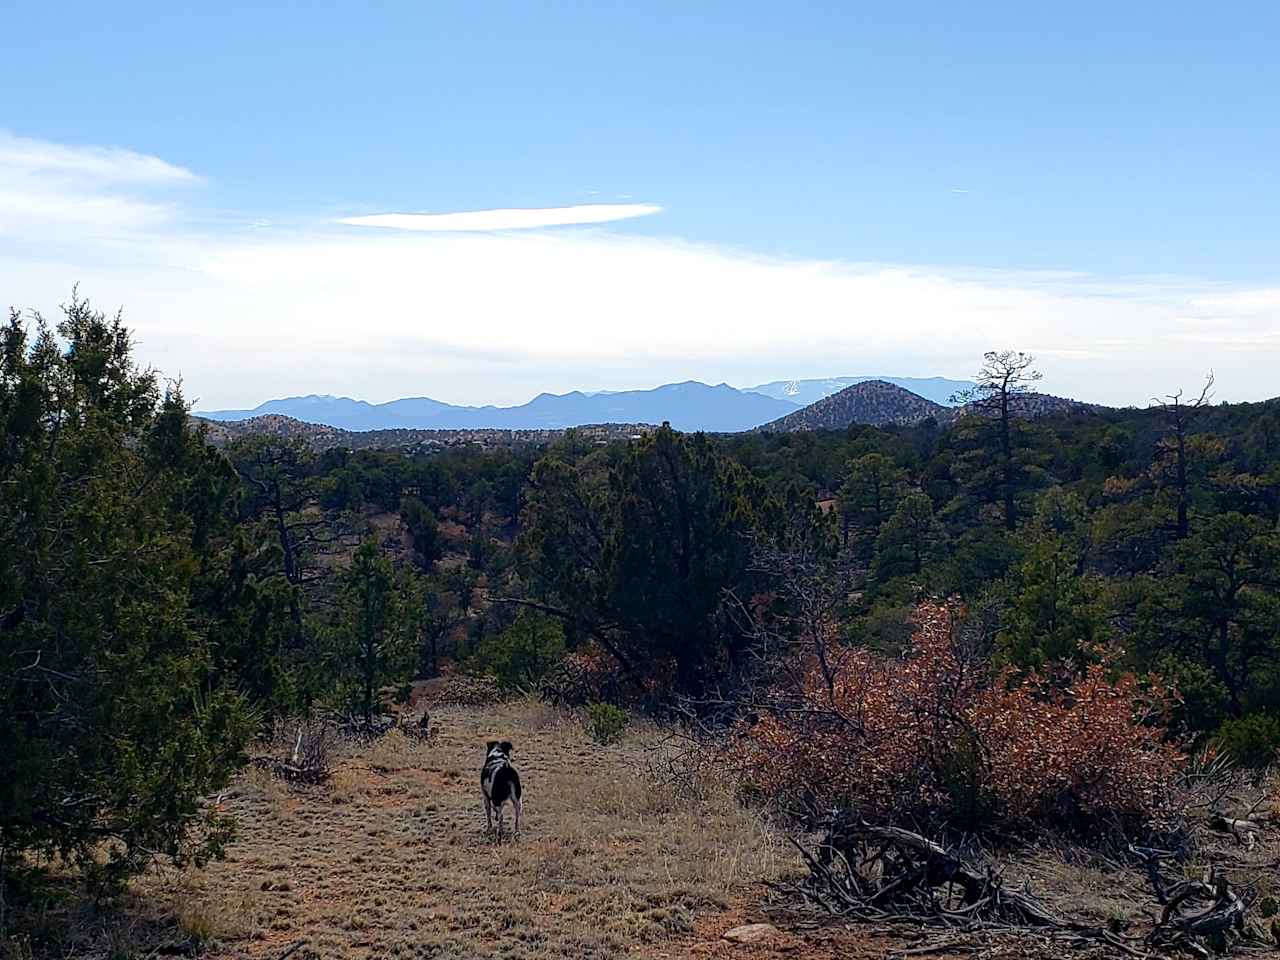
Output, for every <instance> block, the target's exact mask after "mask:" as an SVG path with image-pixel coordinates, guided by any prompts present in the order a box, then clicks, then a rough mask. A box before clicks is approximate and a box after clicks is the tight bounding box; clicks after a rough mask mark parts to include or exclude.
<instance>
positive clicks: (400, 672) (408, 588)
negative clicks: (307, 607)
mask: <svg viewBox="0 0 1280 960" xmlns="http://www.w3.org/2000/svg"><path fill="white" fill-rule="evenodd" d="M341 602H342V609H341V614H340V619H339V623H338V626H337V630H336V638H337V644H336V649H335V650H334V656H333V661H332V662H333V665H334V667H335V669H336V671H337V674H338V677H339V678H340V684H341V686H342V688H343V689H344V690H345V691H346V697H345V699H346V700H347V702H348V703H350V704H351V705H352V706H353V707H354V708H355V709H356V710H357V711H358V712H359V714H360V716H362V717H363V718H364V721H365V724H366V725H368V724H369V723H371V722H372V720H373V714H374V711H375V710H376V709H377V708H378V707H379V700H378V696H379V693H380V692H381V690H382V689H383V688H384V687H386V686H387V685H389V684H398V683H403V682H405V681H407V680H408V679H410V678H411V677H412V676H413V672H414V669H415V668H416V666H417V657H418V630H417V618H418V609H419V601H418V598H417V596H416V584H415V583H414V582H413V580H412V579H411V578H410V577H409V576H407V575H406V574H405V573H404V572H397V571H396V569H395V568H394V567H393V566H392V563H391V559H390V558H389V557H387V556H385V555H384V554H383V553H382V551H381V550H380V549H379V548H378V544H377V542H376V541H374V540H366V541H365V542H364V543H362V544H361V545H360V546H359V547H357V548H356V552H355V556H354V557H353V558H352V561H351V568H350V569H349V570H348V571H347V573H346V576H345V578H344V580H343V584H342V600H341Z"/></svg>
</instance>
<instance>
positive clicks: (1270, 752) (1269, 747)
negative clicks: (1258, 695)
mask: <svg viewBox="0 0 1280 960" xmlns="http://www.w3.org/2000/svg"><path fill="white" fill-rule="evenodd" d="M1218 745H1219V746H1220V747H1221V748H1222V749H1223V750H1224V751H1225V752H1226V753H1227V754H1228V755H1229V756H1230V757H1231V759H1233V760H1235V762H1236V763H1238V764H1240V765H1241V766H1242V767H1265V766H1266V765H1267V764H1269V763H1271V762H1272V761H1274V760H1275V758H1276V751H1277V749H1280V718H1277V717H1275V716H1273V715H1271V714H1266V713H1249V714H1246V715H1245V716H1243V717H1241V718H1240V719H1238V720H1228V721H1226V722H1225V723H1223V725H1222V726H1221V727H1219V728H1218Z"/></svg>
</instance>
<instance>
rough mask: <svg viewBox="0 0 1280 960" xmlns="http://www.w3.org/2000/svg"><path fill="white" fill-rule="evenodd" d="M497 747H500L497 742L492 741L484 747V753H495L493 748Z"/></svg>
mask: <svg viewBox="0 0 1280 960" xmlns="http://www.w3.org/2000/svg"><path fill="white" fill-rule="evenodd" d="M497 745H498V741H497V740H490V741H489V742H488V743H486V744H485V745H484V752H485V753H493V748H494V747H496V746H497Z"/></svg>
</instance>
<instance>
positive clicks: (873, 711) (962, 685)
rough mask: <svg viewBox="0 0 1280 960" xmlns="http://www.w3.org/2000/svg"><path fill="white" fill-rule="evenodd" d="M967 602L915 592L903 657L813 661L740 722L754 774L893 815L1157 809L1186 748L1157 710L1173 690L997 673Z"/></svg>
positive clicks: (803, 792)
mask: <svg viewBox="0 0 1280 960" xmlns="http://www.w3.org/2000/svg"><path fill="white" fill-rule="evenodd" d="M961 614H962V611H961V610H960V609H959V608H957V607H955V606H954V605H949V604H942V603H924V604H921V605H920V606H919V607H918V608H917V610H916V612H915V616H914V618H913V619H914V620H915V622H916V624H917V626H918V631H917V633H916V636H915V640H914V642H913V645H912V648H911V651H910V652H909V653H908V654H907V655H906V656H905V657H903V658H902V659H898V660H892V659H886V658H884V657H880V656H878V655H876V654H873V653H871V652H869V651H867V650H862V649H857V650H848V651H844V655H843V658H842V659H841V660H840V661H839V662H838V663H837V665H836V667H835V669H834V671H833V673H832V674H831V680H830V683H828V682H827V676H828V675H827V674H825V673H824V672H823V671H822V670H821V669H820V668H819V665H818V664H817V663H816V662H815V663H813V664H808V665H807V666H806V669H804V670H803V672H802V681H801V689H800V690H798V691H777V698H776V700H775V702H774V704H773V707H774V709H773V710H772V711H771V712H769V713H768V714H767V715H766V716H764V717H763V719H761V720H759V721H758V722H757V723H755V724H754V725H751V726H749V727H744V728H742V729H741V730H740V731H739V744H740V751H739V752H740V756H741V759H742V763H743V769H742V773H743V775H744V777H745V778H746V780H747V781H748V782H749V783H751V784H752V785H753V786H754V787H755V788H757V789H759V790H761V791H762V792H763V793H764V794H765V795H768V796H771V797H775V798H778V799H783V800H786V799H799V798H801V797H806V798H809V799H816V800H818V801H819V802H820V803H822V804H824V805H829V804H850V805H852V806H854V807H856V808H859V809H860V810H862V811H864V812H865V813H867V814H869V815H879V816H888V817H894V816H905V815H930V814H940V815H943V816H949V815H952V814H954V813H955V812H956V811H955V809H954V808H955V806H956V805H957V804H958V803H961V802H962V800H963V802H966V803H980V804H981V806H982V808H983V809H985V810H987V811H988V812H989V813H990V814H994V815H999V816H1002V817H1004V818H1006V819H1010V820H1020V821H1031V820H1040V819H1046V818H1050V817H1061V816H1064V815H1071V816H1076V817H1084V818H1089V819H1093V818H1099V817H1103V816H1109V815H1118V816H1122V817H1146V816H1150V815H1152V814H1155V813H1157V812H1158V811H1159V810H1160V808H1161V807H1162V805H1163V803H1164V801H1165V797H1166V794H1167V790H1168V787H1169V784H1170V782H1171V780H1172V777H1173V776H1174V775H1175V773H1176V771H1177V769H1178V767H1179V765H1180V763H1181V761H1182V757H1181V756H1180V754H1179V753H1178V751H1177V749H1176V748H1175V747H1174V746H1173V745H1172V744H1170V743H1169V742H1168V741H1167V739H1166V737H1165V733H1164V730H1163V728H1162V727H1160V726H1157V725H1152V724H1151V723H1150V722H1149V719H1150V718H1151V717H1153V716H1157V715H1159V714H1158V711H1159V709H1160V708H1161V707H1162V706H1163V703H1162V701H1163V697H1164V696H1165V692H1164V691H1163V690H1162V689H1160V688H1159V687H1158V686H1156V687H1154V688H1145V689H1144V688H1143V687H1142V686H1141V685H1140V684H1139V683H1138V681H1137V679H1136V678H1135V677H1133V676H1132V675H1124V676H1120V677H1119V678H1117V679H1112V678H1110V677H1109V676H1108V672H1107V671H1108V665H1106V664H1099V665H1095V666H1093V667H1091V668H1089V670H1088V671H1087V672H1086V673H1085V674H1084V675H1083V676H1079V677H1077V678H1075V679H1074V680H1072V681H1071V682H1069V683H1067V684H1066V685H1053V684H1050V683H1049V682H1048V681H1046V680H1045V679H1043V678H1041V677H1038V676H1034V675H1033V676H1030V677H1026V678H1021V679H1019V678H1017V677H1015V676H1014V675H1013V674H1012V673H1009V672H1005V673H1003V674H1000V675H998V676H994V677H993V676H992V675H991V673H990V671H989V668H988V666H987V664H986V663H985V662H984V661H982V660H981V659H980V658H978V657H976V656H974V655H973V654H971V653H970V652H969V651H967V650H966V649H964V645H963V643H961V642H959V640H958V637H957V630H956V621H957V618H958V616H960V615H961ZM964 798H967V800H965V799H964Z"/></svg>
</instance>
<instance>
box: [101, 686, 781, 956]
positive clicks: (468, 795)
mask: <svg viewBox="0 0 1280 960" xmlns="http://www.w3.org/2000/svg"><path fill="white" fill-rule="evenodd" d="M432 719H433V722H435V723H436V724H437V729H438V734H437V736H436V737H435V738H434V740H433V741H431V742H428V743H424V742H421V741H417V740H414V739H411V738H408V737H405V736H403V735H402V734H400V733H399V732H398V731H397V732H393V733H391V734H389V735H388V736H387V737H384V738H383V739H382V740H381V741H379V742H378V743H376V744H374V745H372V746H368V747H364V748H355V747H351V748H348V749H347V750H346V751H345V753H344V754H343V755H341V756H340V757H339V760H338V764H337V767H336V770H335V774H334V777H333V779H332V781H331V782H330V783H329V784H327V785H325V786H323V787H297V786H289V787H286V786H284V785H282V784H281V783H279V782H278V781H275V780H271V779H270V778H269V777H265V776H264V775H262V774H261V773H259V772H257V771H249V772H246V774H245V775H244V776H243V777H242V778H241V779H240V780H239V781H238V782H237V783H236V784H235V786H234V788H233V789H232V790H231V791H229V792H228V794H227V796H226V797H225V800H224V803H225V807H226V809H227V810H228V811H229V812H231V813H233V814H235V815H236V816H237V817H238V818H239V821H240V825H241V835H240V838H239V839H238V841H237V842H236V843H235V844H234V845H233V847H232V848H231V851H230V857H229V859H228V860H227V861H226V862H223V863H217V864H213V865H211V866H209V867H208V868H207V869H205V870H204V871H202V872H201V873H199V874H197V875H193V876H191V877H184V878H182V881H181V882H180V884H179V885H178V888H177V892H176V893H175V892H174V878H173V877H172V876H168V877H163V876H160V875H157V876H153V877H149V878H147V879H146V880H144V881H142V882H141V884H140V885H139V891H138V892H139V894H140V895H146V896H148V897H149V898H150V902H151V903H153V904H156V903H160V902H162V901H164V902H166V903H167V904H168V910H169V915H170V916H171V917H176V919H177V922H178V927H179V931H180V933H181V935H182V936H185V937H187V938H189V939H190V941H191V942H192V943H198V944H200V945H201V946H202V949H203V950H204V952H205V955H206V956H208V957H216V958H233V957H235V958H241V957H277V956H279V955H280V954H281V953H283V952H284V951H285V950H286V949H288V947H289V946H291V945H292V944H294V943H296V942H297V941H298V940H301V939H305V940H306V941H307V946H306V947H304V948H303V949H302V950H300V951H298V952H297V953H295V954H294V955H293V956H295V957H325V958H330V957H353V958H354V957H401V958H410V957H424V958H426V957H430V958H455V957H456V958H473V957H479V956H493V957H508V958H513V960H515V958H545V957H574V958H592V957H614V956H617V955H618V954H620V953H624V952H631V951H633V950H634V949H635V948H637V946H639V945H642V944H658V943H660V942H661V941H663V940H667V939H670V938H673V937H678V936H679V935H681V934H684V933H686V932H688V931H690V930H692V928H693V922H694V919H695V917H696V916H697V915H699V914H700V913H705V912H708V911H717V910H720V909H723V908H725V907H726V906H727V905H728V903H729V901H730V899H731V897H732V896H733V895H734V894H735V893H736V892H741V891H742V890H743V889H744V888H745V886H746V885H748V884H751V883H753V882H756V881H759V880H761V879H764V878H768V877H771V876H773V875H774V873H775V871H776V870H777V869H778V868H779V866H780V864H781V862H782V861H783V860H784V859H785V854H783V853H781V851H780V847H779V843H778V838H777V837H775V835H774V834H773V833H772V831H771V830H770V829H769V828H768V827H767V826H766V825H765V824H764V823H763V822H762V821H761V820H760V819H759V818H757V817H756V816H755V815H754V814H752V813H751V812H749V811H746V810H743V809H742V808H741V807H740V806H739V805H738V804H737V803H736V802H734V800H733V798H732V797H730V796H728V795H727V794H720V793H718V792H716V791H714V790H713V791H712V792H711V793H710V794H706V795H703V796H700V797H697V798H690V797H685V796H681V795H679V794H678V793H677V791H675V790H674V789H672V788H669V787H667V786H664V785H662V784H661V783H658V782H656V781H655V780H654V779H653V778H651V777H649V776H648V775H646V774H645V772H644V771H645V767H646V759H647V758H648V757H649V756H650V755H651V753H652V751H654V750H655V749H656V748H657V745H658V740H659V737H658V733H657V731H655V730H652V729H649V728H646V727H645V726H644V725H638V726H636V727H634V728H632V729H629V730H628V732H627V735H626V737H625V738H624V740H623V741H622V742H621V743H620V744H617V745H614V746H611V747H601V746H598V745H597V744H595V743H593V742H591V740H590V738H589V736H588V735H587V734H586V733H585V731H584V730H583V726H582V722H581V720H580V719H578V718H574V717H567V716H565V715H564V714H562V713H561V712H560V711H557V710H554V709H552V708H550V707H547V706H545V705H543V704H540V703H536V702H531V701H529V702H524V701H521V702H516V703H514V704H505V705H501V706H497V707H490V708H469V707H436V708H433V709H432ZM498 737H501V738H503V739H510V740H512V741H513V742H514V743H515V745H516V752H515V758H514V759H515V762H516V765H517V767H518V768H519V769H520V773H521V777H522V779H523V780H524V783H525V819H524V822H523V824H522V827H523V830H522V834H523V835H522V837H521V838H520V840H519V841H518V842H503V843H501V844H498V843H496V842H495V841H494V840H493V839H492V838H491V837H490V836H488V835H487V834H486V832H485V821H484V811H483V807H482V806H481V804H480V798H479V785H478V782H477V781H478V770H479V766H480V761H481V758H482V755H483V748H484V743H485V741H486V740H489V739H494V738H498ZM509 827H510V819H509V818H508V828H509ZM104 955H105V954H104Z"/></svg>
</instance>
